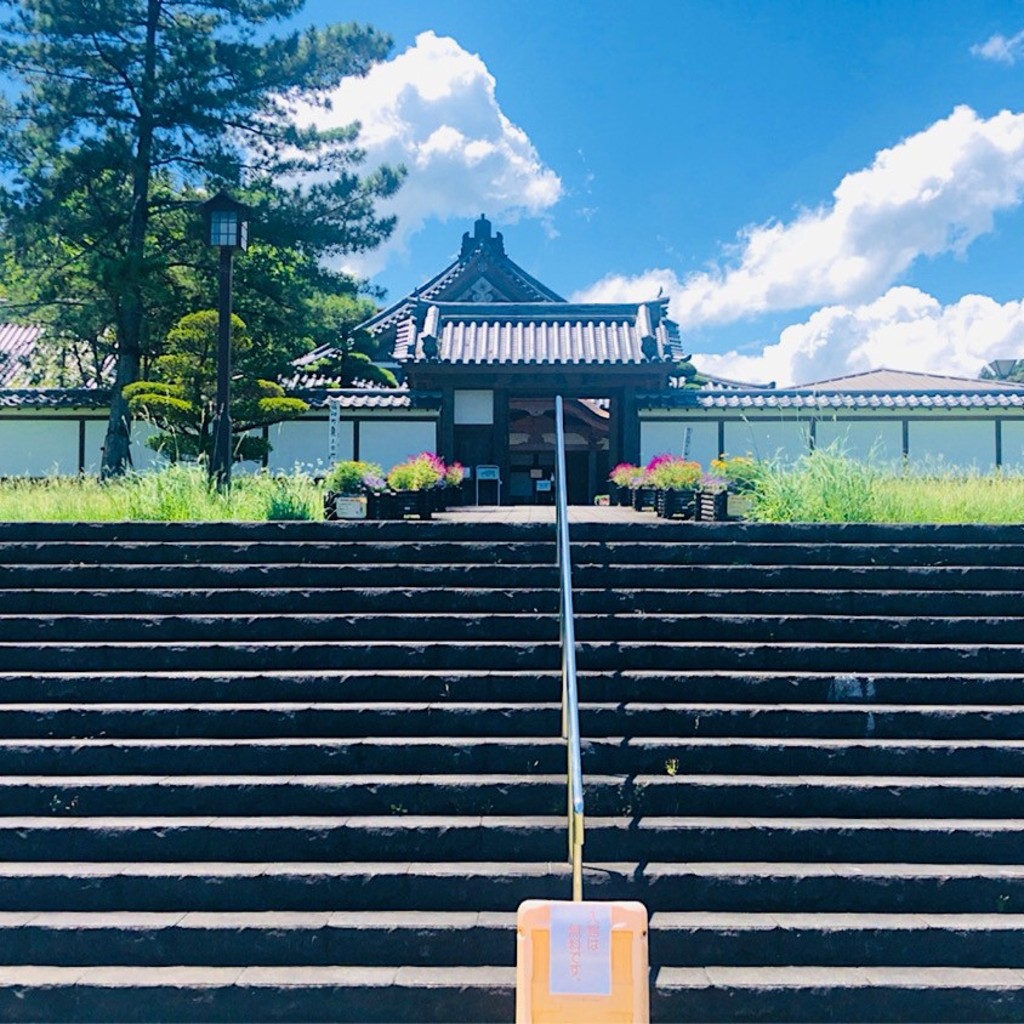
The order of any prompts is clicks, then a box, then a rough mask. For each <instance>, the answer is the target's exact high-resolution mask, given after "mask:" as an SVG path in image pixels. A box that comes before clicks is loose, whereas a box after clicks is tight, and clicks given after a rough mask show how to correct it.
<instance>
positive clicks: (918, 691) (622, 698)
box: [0, 665, 1024, 707]
mask: <svg viewBox="0 0 1024 1024" xmlns="http://www.w3.org/2000/svg"><path fill="white" fill-rule="evenodd" d="M580 691H581V693H582V694H583V695H584V696H585V697H586V698H587V699H588V700H591V701H594V702H622V703H632V702H640V703H652V702H662V703H671V702H673V701H676V700H680V699H686V700H690V701H694V702H703V703H726V702H728V703H733V704H737V705H744V704H747V705H749V704H773V703H780V704H801V703H807V704H831V703H842V704H856V703H868V704H875V703H877V704H901V703H905V704H912V705H917V706H923V705H927V704H946V705H952V704H956V705H962V706H964V707H976V706H983V705H998V704H1004V705H1015V704H1024V677H1022V676H1021V674H1020V672H1019V671H1007V672H1003V673H984V672H964V673H956V672H945V671H942V670H941V669H940V670H939V671H936V672H931V673H929V672H912V671H911V672H874V671H872V672H862V673H849V672H841V671H831V672H813V671H808V672H787V671H785V670H781V671H779V670H776V671H772V670H767V671H766V670H760V671H759V670H752V671H749V672H748V671H744V670H742V669H740V670H729V669H726V670H708V671H703V672H701V673H699V674H695V673H692V672H690V671H686V670H684V671H679V672H675V671H671V670H665V669H657V668H656V669H635V670H615V669H607V670H603V671H587V672H583V673H581V678H580ZM560 692H561V681H560V677H559V673H558V670H557V668H556V667H555V666H554V665H552V667H551V668H549V669H533V670H531V671H530V672H529V673H519V672H515V671H502V670H500V669H429V668H426V667H425V666H421V667H419V668H411V669H378V670H373V669H367V670H362V671H360V670H351V669H344V668H338V667H337V666H335V667H334V668H321V669H287V668H286V669H280V670H277V671H273V672H266V671H260V670H258V669H256V670H251V671H245V670H240V671H231V670H223V669H220V670H218V669H210V670H208V671H178V670H174V669H169V670H164V671H151V670H140V671H134V672H133V671H122V670H120V669H117V670H95V671H60V670H58V671H54V672H45V673H43V672H38V671H35V670H30V671H26V672H22V673H14V672H9V671H7V672H2V673H0V706H2V705H3V704H5V703H6V704H24V703H45V702H48V701H57V702H61V703H90V702H97V703H107V704H109V703H119V702H120V703H123V702H125V701H126V700H132V701H137V702H139V703H229V704H245V703H256V704H263V703H278V702H281V701H285V702H287V701H293V702H294V701H304V702H307V703H309V702H315V701H329V702H335V703H337V702H343V701H353V702H354V701H368V702H372V701H375V700H378V699H379V698H380V696H381V694H382V693H386V694H387V695H388V697H389V698H391V699H392V700H394V701H417V700H419V701H430V702H433V703H448V702H455V703H465V702H470V701H472V700H476V699H480V698H481V697H482V696H485V697H486V698H487V699H488V700H492V701H500V702H502V703H510V704H511V703H521V704H532V703H538V702H539V703H545V702H549V701H552V700H557V699H558V695H559V694H560Z"/></svg>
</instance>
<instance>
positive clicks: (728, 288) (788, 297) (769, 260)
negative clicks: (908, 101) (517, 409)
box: [574, 106, 1024, 327]
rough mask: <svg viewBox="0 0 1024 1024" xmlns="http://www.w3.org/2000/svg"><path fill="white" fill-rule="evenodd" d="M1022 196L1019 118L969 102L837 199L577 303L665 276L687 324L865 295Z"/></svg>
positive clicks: (982, 228)
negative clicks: (727, 254) (726, 248)
mask: <svg viewBox="0 0 1024 1024" xmlns="http://www.w3.org/2000/svg"><path fill="white" fill-rule="evenodd" d="M1022 196H1024V115H1022V114H1014V113H1010V112H1008V111H1003V112H1002V113H1000V114H997V115H995V116H994V117H991V118H988V119H983V118H980V117H978V115H977V114H976V113H975V112H974V111H973V110H971V109H970V108H969V107H964V106H962V107H957V108H956V109H955V110H954V111H953V113H952V114H951V115H950V116H949V117H947V118H944V119H943V120H941V121H938V122H936V123H935V124H933V125H931V126H930V127H929V128H927V129H925V130H924V131H922V132H919V133H918V134H916V135H912V136H910V137H909V138H907V139H905V140H903V141H902V142H900V143H899V144H898V145H896V146H893V147H892V148H890V149H884V150H881V151H880V152H879V153H878V154H876V156H875V159H874V161H873V162H872V164H871V166H870V167H867V168H865V169H863V170H860V171H856V172H855V173H852V174H848V175H846V177H844V178H843V180H842V181H841V182H840V183H839V185H838V186H837V188H836V189H835V191H834V192H833V201H832V203H830V204H828V205H823V206H821V207H819V208H817V209H813V210H805V211H803V212H801V213H800V214H799V215H798V216H796V217H795V218H794V219H792V220H791V221H789V222H788V223H782V222H774V223H769V224H763V225H758V226H754V227H750V228H747V229H746V230H745V231H743V232H742V233H741V235H740V238H739V242H738V244H737V245H736V246H735V257H734V258H733V259H732V260H730V261H727V262H724V263H723V264H720V265H718V266H715V267H712V268H711V269H709V270H706V271H702V272H700V273H694V274H690V275H689V276H687V277H684V278H683V279H681V280H680V279H679V278H678V277H677V276H676V275H675V274H674V273H673V272H672V271H671V270H651V271H647V272H645V273H643V274H641V275H639V276H638V277H632V278H630V277H608V278H605V279H604V280H602V281H598V282H597V283H596V284H595V285H593V286H591V287H590V288H587V289H585V290H583V291H582V292H580V293H579V294H578V295H576V296H574V298H576V299H578V300H580V301H616V300H623V301H632V300H633V299H642V298H647V297H649V296H650V294H651V293H650V288H651V286H652V285H654V284H660V286H661V287H662V288H664V290H665V292H666V293H667V294H668V295H670V296H671V299H672V304H671V310H672V314H673V316H674V317H675V319H677V320H678V321H679V322H680V324H682V325H683V326H684V327H693V326H697V325H701V324H716V323H718V324H720V323H727V322H731V321H736V320H740V319H743V318H748V317H752V316H756V315H758V314H762V313H766V312H770V311H777V310H786V309H802V308H806V307H809V306H815V305H820V304H823V303H837V302H839V303H850V302H852V303H863V302H867V301H870V300H872V299H874V298H876V297H877V296H878V295H880V294H881V293H882V292H883V291H884V290H885V289H886V288H887V287H889V286H890V285H892V284H894V283H895V282H896V281H897V280H898V278H899V276H900V275H901V274H902V273H904V272H905V271H906V270H907V268H908V267H910V266H911V264H912V263H913V262H914V261H915V260H917V259H919V258H921V257H922V256H925V257H927V256H938V255H940V254H943V253H948V252H953V253H956V254H958V255H963V254H964V253H965V252H966V250H967V248H968V246H969V245H970V244H971V242H972V241H973V240H974V239H975V238H977V237H978V236H979V235H982V234H985V233H986V232H989V231H991V230H992V225H993V216H994V214H995V213H996V212H997V211H999V210H1002V209H1007V208H1010V207H1013V206H1016V205H1018V204H1019V203H1020V201H1021V198H1022Z"/></svg>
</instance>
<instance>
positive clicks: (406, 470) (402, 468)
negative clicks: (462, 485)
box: [387, 452, 448, 491]
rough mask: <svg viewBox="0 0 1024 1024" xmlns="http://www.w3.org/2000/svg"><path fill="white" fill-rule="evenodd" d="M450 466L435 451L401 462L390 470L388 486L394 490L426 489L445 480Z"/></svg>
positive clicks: (436, 485)
mask: <svg viewBox="0 0 1024 1024" xmlns="http://www.w3.org/2000/svg"><path fill="white" fill-rule="evenodd" d="M447 471H448V468H447V466H445V464H444V462H442V461H441V459H440V458H438V456H436V455H435V454H433V452H421V453H420V454H419V455H416V456H413V457H412V458H411V459H407V460H406V461H405V462H400V463H399V464H398V465H397V466H393V467H392V468H391V470H390V471H389V472H388V478H387V480H388V487H390V488H391V489H392V490H393V491H425V490H428V489H429V488H431V487H438V486H440V484H441V483H442V482H443V481H444V478H445V473H447Z"/></svg>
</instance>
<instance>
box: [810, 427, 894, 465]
mask: <svg viewBox="0 0 1024 1024" xmlns="http://www.w3.org/2000/svg"><path fill="white" fill-rule="evenodd" d="M815 431H816V439H817V445H818V447H819V448H828V447H829V446H831V445H835V446H836V447H837V448H838V450H839V451H840V452H842V453H843V454H845V455H848V456H849V457H850V458H851V459H861V460H863V461H865V462H868V461H870V462H872V463H874V464H876V465H882V466H884V465H891V464H892V463H896V462H899V461H900V460H901V459H902V458H903V422H902V420H868V421H866V422H861V423H858V422H856V421H850V420H838V421H837V420H819V421H818V424H817V426H816V428H815Z"/></svg>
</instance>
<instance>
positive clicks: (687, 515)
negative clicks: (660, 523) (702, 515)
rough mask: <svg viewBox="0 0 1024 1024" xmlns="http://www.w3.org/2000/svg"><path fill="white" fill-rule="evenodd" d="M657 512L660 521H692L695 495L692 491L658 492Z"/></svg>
mask: <svg viewBox="0 0 1024 1024" xmlns="http://www.w3.org/2000/svg"><path fill="white" fill-rule="evenodd" d="M657 510H658V515H659V516H660V517H661V518H662V519H693V518H694V517H695V516H696V514H697V503H696V495H695V494H694V492H693V491H658V499H657Z"/></svg>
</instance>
